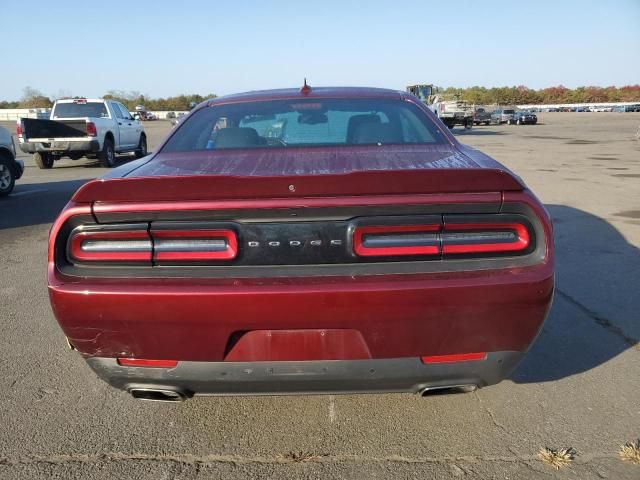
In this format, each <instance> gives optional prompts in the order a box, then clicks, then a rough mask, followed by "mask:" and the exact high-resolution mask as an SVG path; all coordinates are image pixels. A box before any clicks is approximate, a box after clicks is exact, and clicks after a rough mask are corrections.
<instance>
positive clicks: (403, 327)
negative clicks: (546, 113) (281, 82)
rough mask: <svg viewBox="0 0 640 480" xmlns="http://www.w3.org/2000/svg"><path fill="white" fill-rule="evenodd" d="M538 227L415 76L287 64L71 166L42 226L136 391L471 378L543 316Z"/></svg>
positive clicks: (452, 385)
mask: <svg viewBox="0 0 640 480" xmlns="http://www.w3.org/2000/svg"><path fill="white" fill-rule="evenodd" d="M141 162H142V163H141ZM551 230H552V227H551V221H550V218H549V215H548V213H547V211H546V210H545V208H544V206H543V205H542V204H541V203H540V201H539V200H538V199H537V198H536V197H535V195H534V194H533V193H532V192H531V191H530V190H529V189H528V188H527V186H526V185H525V184H524V183H523V181H522V179H520V178H519V177H517V176H516V175H515V174H513V173H512V172H511V171H510V170H509V169H507V168H506V167H503V166H502V165H500V164H499V163H498V162H497V161H495V160H493V159H492V158H490V157H489V156H487V155H485V154H484V153H481V152H479V151H478V150H476V149H472V148H469V147H466V146H464V145H462V144H460V143H459V142H458V141H457V140H456V137H455V136H453V135H452V134H451V132H449V130H448V128H447V127H446V126H445V125H444V124H443V123H442V122H440V121H438V119H437V118H436V116H435V115H434V114H433V112H431V111H430V110H429V108H428V107H427V106H426V105H424V104H423V103H422V102H421V101H420V100H419V99H418V98H417V97H414V96H413V95H410V94H405V93H403V92H398V91H395V90H384V89H371V88H311V87H309V86H308V85H306V84H305V86H304V87H303V88H302V89H300V90H298V89H287V90H273V91H262V92H249V93H246V94H239V95H232V96H228V97H219V98H216V99H214V100H210V101H207V102H204V103H202V104H201V105H200V106H199V107H197V108H196V109H195V110H193V111H192V112H191V113H190V114H189V115H188V116H186V117H184V120H183V121H182V122H181V123H180V124H179V125H178V127H177V128H176V129H175V130H174V131H173V132H172V133H171V134H170V135H169V137H168V138H167V139H166V140H165V141H164V143H163V144H162V145H161V146H160V147H159V148H158V149H157V151H156V152H155V153H154V154H153V155H151V156H150V157H147V159H146V160H144V161H139V162H137V163H136V164H135V165H127V164H125V165H122V166H121V167H119V168H118V169H116V170H113V171H112V172H110V173H109V174H108V175H107V176H106V177H104V178H101V179H97V180H93V181H91V182H89V183H86V184H85V185H84V186H82V187H81V188H80V189H79V190H78V191H77V192H76V193H75V195H74V196H73V197H72V199H71V202H70V203H69V204H68V205H67V207H66V208H65V209H64V210H63V212H62V213H61V214H60V216H59V217H58V219H57V220H56V221H55V223H54V225H53V227H52V229H51V233H50V237H49V250H48V251H49V257H48V284H49V298H50V300H51V305H52V307H53V310H54V313H55V315H56V318H57V320H58V322H59V324H60V326H61V327H62V329H63V331H64V333H65V335H66V336H67V338H68V341H69V343H70V345H72V346H73V348H74V349H75V350H77V351H78V352H79V353H80V354H81V355H82V356H83V357H84V358H85V359H86V361H87V363H88V364H89V365H90V367H91V368H92V369H93V370H94V371H95V372H96V373H97V374H98V375H99V376H100V377H101V378H102V379H104V380H106V381H107V382H109V383H110V384H111V385H113V386H114V387H117V388H121V389H124V390H126V391H128V392H129V393H130V394H131V395H132V396H133V397H135V398H139V399H145V400H162V401H177V400H184V399H186V398H189V397H191V396H192V395H221V394H278V393H320V392H322V393H329V392H416V393H419V394H425V393H428V392H430V391H433V390H445V391H446V390H447V389H449V390H451V389H464V390H473V389H475V388H476V387H484V386H486V385H491V384H494V383H497V382H499V381H501V380H502V379H503V378H505V377H506V376H507V375H509V373H510V372H511V371H512V370H513V369H514V368H515V367H516V365H518V363H519V362H520V361H521V360H522V358H523V357H524V355H525V353H526V352H527V351H528V349H529V347H530V345H531V343H532V342H533V340H534V339H535V338H536V336H537V335H538V333H539V331H540V329H541V328H542V325H543V322H544V319H545V317H546V315H547V312H548V311H549V307H550V304H551V300H552V296H553V288H554V248H553V240H552V231H551Z"/></svg>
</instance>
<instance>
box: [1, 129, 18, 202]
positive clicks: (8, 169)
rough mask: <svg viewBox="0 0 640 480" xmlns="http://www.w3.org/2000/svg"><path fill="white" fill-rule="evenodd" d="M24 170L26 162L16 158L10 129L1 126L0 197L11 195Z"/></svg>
mask: <svg viewBox="0 0 640 480" xmlns="http://www.w3.org/2000/svg"><path fill="white" fill-rule="evenodd" d="M23 172H24V163H22V161H21V160H16V147H15V146H14V144H13V137H12V136H11V133H9V130H7V129H6V128H3V127H0V197H3V196H5V195H9V194H10V193H11V191H12V190H13V186H14V185H15V183H16V180H17V179H19V178H20V177H21V176H22V173H23Z"/></svg>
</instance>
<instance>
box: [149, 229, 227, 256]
mask: <svg viewBox="0 0 640 480" xmlns="http://www.w3.org/2000/svg"><path fill="white" fill-rule="evenodd" d="M151 236H152V238H153V260H154V261H155V262H159V263H160V262H206V261H218V260H223V261H224V260H233V259H234V258H236V256H237V255H238V239H237V237H236V233H235V232H234V231H233V230H227V229H214V230H155V229H154V230H152V231H151Z"/></svg>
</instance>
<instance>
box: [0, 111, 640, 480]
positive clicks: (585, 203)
mask: <svg viewBox="0 0 640 480" xmlns="http://www.w3.org/2000/svg"><path fill="white" fill-rule="evenodd" d="M540 117H541V124H540V125H536V126H490V127H476V128H473V129H472V130H470V131H465V130H462V129H455V131H454V132H455V133H456V134H457V135H458V137H459V139H460V140H461V141H462V142H464V143H468V144H470V145H472V146H475V147H478V148H480V149H481V150H483V151H485V152H487V153H489V154H490V155H493V156H494V157H495V158H496V159H498V160H499V161H501V162H503V163H504V164H506V165H507V166H508V167H510V168H511V169H513V170H514V171H515V172H517V173H518V174H519V175H521V176H522V177H523V178H524V180H525V181H526V182H527V183H528V184H529V185H530V186H531V187H532V188H533V190H534V191H535V192H536V193H537V194H538V195H539V197H540V198H541V199H542V200H543V202H544V203H545V204H546V205H547V207H548V209H549V210H550V212H551V214H552V216H553V218H554V224H555V240H556V247H557V262H558V289H557V291H556V296H555V300H554V305H553V308H552V311H551V313H550V316H549V318H548V320H547V323H546V325H545V327H544V329H543V331H542V333H541V335H540V336H539V338H538V339H537V341H536V343H535V344H534V346H533V348H532V349H531V351H530V353H529V355H528V356H527V357H526V359H525V361H524V362H523V363H522V364H521V366H520V367H519V368H518V369H517V370H516V371H515V372H514V374H513V375H512V376H511V378H510V379H508V380H506V381H504V382H502V383H501V384H499V385H496V386H493V387H489V388H485V389H481V390H479V391H477V392H474V393H468V394H459V395H448V396H445V395H441V396H431V397H426V398H421V397H418V396H414V395H408V394H406V395H401V394H393V395H391V394H387V395H359V396H353V395H345V396H338V395H324V396H320V395H317V396H272V397H225V398H211V397H208V398H195V399H192V400H190V401H187V402H185V403H181V404H177V405H176V404H159V403H153V402H140V401H135V400H133V399H132V398H130V397H129V396H128V395H127V394H125V393H124V392H120V391H116V390H114V389H112V388H110V387H108V386H107V385H106V384H105V383H103V382H102V381H100V380H98V378H97V377H96V376H95V375H94V374H93V373H92V372H91V371H90V370H89V368H88V367H87V366H86V365H85V363H84V361H83V360H82V359H81V358H80V357H79V356H78V355H77V354H76V353H74V352H71V351H69V350H68V349H67V348H66V346H65V342H64V336H63V334H62V332H61V331H60V329H59V328H58V325H57V323H56V321H55V319H54V317H53V314H52V313H51V309H50V307H49V301H48V295H47V289H46V276H45V274H46V248H47V235H48V230H49V227H50V225H51V222H52V221H53V220H54V218H55V217H56V215H57V213H58V212H59V211H60V210H61V209H62V207H63V206H64V205H65V203H66V202H67V201H68V199H69V198H70V196H71V195H72V194H73V192H74V191H75V190H76V189H77V188H78V187H79V186H80V185H82V184H83V183H84V182H85V181H87V180H89V179H91V178H94V177H96V176H99V175H102V174H104V173H105V172H107V170H106V169H103V168H100V167H99V166H98V165H97V164H96V162H95V161H90V160H80V161H75V162H74V161H71V160H65V161H62V162H58V163H56V165H55V167H54V168H53V169H52V170H39V169H38V168H37V167H36V166H35V165H34V164H33V162H32V161H31V159H30V158H29V157H28V156H26V155H24V154H21V156H20V158H22V159H23V160H25V163H26V165H27V168H26V172H25V175H24V177H23V178H22V179H21V180H19V181H18V182H17V184H16V189H15V192H14V193H13V194H12V195H11V196H10V197H8V198H2V199H0V325H1V326H2V335H0V385H1V386H2V390H3V391H4V392H5V394H4V395H3V396H2V397H1V398H0V479H34V478H61V479H92V480H93V479H112V478H136V479H143V478H144V479H146V478H151V479H214V478H216V479H217V478H224V479H240V478H278V479H287V478H291V479H293V478H322V479H338V478H345V479H376V478H380V479H382V478H384V479H387V478H388V479H391V478H392V479H405V478H406V479H409V478H503V479H507V478H508V479H531V478H544V479H547V478H554V479H555V478H575V479H596V478H598V479H599V478H609V479H613V480H623V479H635V480H637V479H639V478H640V465H634V464H632V463H630V462H624V461H622V460H621V459H620V458H619V457H618V450H619V448H620V445H622V444H624V443H626V442H630V441H633V440H636V439H638V437H640V401H639V399H640V376H639V375H638V371H639V367H640V346H639V344H638V342H639V339H640V250H639V248H640V164H639V163H640V141H639V140H637V139H636V138H635V133H636V131H637V129H638V125H639V124H640V114H634V113H601V114H595V113H585V114H581V113H567V114H564V113H548V114H541V115H540ZM5 126H9V127H10V128H12V129H13V128H14V126H13V124H12V123H8V124H6V125H5ZM146 128H147V133H148V136H149V144H150V149H151V150H153V148H155V147H156V146H157V145H158V143H159V142H160V140H161V139H162V138H163V136H164V135H166V133H167V132H168V131H169V128H170V127H169V125H168V123H165V122H148V123H147V124H146ZM121 161H123V162H124V161H127V159H125V158H123V159H121ZM542 447H549V448H572V449H573V450H574V451H575V458H574V460H573V462H571V464H570V465H569V466H567V467H564V468H562V469H560V470H555V469H554V468H552V467H551V466H549V465H547V464H545V463H544V462H541V461H540V460H539V459H538V458H537V456H536V454H537V452H538V451H539V449H540V448H542Z"/></svg>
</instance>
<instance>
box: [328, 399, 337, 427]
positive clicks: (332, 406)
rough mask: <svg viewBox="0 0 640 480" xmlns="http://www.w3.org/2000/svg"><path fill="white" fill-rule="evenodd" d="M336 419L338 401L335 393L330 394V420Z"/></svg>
mask: <svg viewBox="0 0 640 480" xmlns="http://www.w3.org/2000/svg"><path fill="white" fill-rule="evenodd" d="M335 421H336V402H335V397H334V396H333V395H329V422H330V423H333V422H335Z"/></svg>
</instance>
